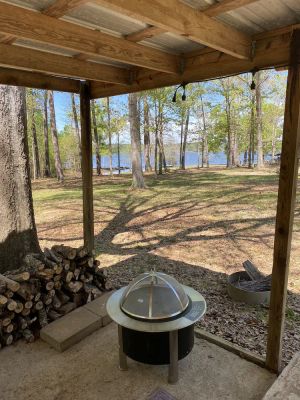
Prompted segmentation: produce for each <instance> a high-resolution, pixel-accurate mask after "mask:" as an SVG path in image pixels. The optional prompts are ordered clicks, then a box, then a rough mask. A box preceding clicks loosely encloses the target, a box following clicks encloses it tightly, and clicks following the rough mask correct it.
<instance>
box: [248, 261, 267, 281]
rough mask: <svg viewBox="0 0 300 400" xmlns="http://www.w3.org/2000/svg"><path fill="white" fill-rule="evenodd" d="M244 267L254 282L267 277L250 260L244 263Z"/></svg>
mask: <svg viewBox="0 0 300 400" xmlns="http://www.w3.org/2000/svg"><path fill="white" fill-rule="evenodd" d="M243 267H244V268H245V271H246V272H247V274H248V275H249V276H250V278H251V279H252V280H253V281H259V280H261V279H263V278H264V277H265V275H264V274H262V273H261V272H260V271H259V269H258V268H257V267H256V266H255V265H254V264H253V263H252V262H251V261H250V260H246V261H244V262H243Z"/></svg>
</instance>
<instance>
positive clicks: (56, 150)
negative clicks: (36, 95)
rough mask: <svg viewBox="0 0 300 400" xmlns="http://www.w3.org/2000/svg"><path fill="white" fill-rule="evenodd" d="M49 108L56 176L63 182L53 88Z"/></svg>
mask: <svg viewBox="0 0 300 400" xmlns="http://www.w3.org/2000/svg"><path fill="white" fill-rule="evenodd" d="M49 110H50V127H51V135H52V143H53V150H54V160H55V170H56V176H57V179H58V180H59V182H63V181H64V172H63V168H62V164H61V159H60V152H59V144H58V135H57V128H56V117H55V108H54V97H53V90H49Z"/></svg>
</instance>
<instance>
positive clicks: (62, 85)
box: [0, 67, 79, 93]
mask: <svg viewBox="0 0 300 400" xmlns="http://www.w3.org/2000/svg"><path fill="white" fill-rule="evenodd" d="M0 84H2V85H12V86H24V87H29V88H34V89H44V90H57V91H60V92H70V93H79V81H76V80H72V79H65V78H57V77H54V76H49V75H44V74H41V73H38V72H28V71H20V70H16V69H10V68H1V67H0Z"/></svg>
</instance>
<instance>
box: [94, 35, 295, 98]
mask: <svg viewBox="0 0 300 400" xmlns="http://www.w3.org/2000/svg"><path fill="white" fill-rule="evenodd" d="M289 41H290V32H288V33H286V34H284V35H279V36H277V37H271V38H266V39H260V40H258V41H257V42H256V55H255V57H254V58H253V60H251V61H250V60H239V59H236V58H234V57H231V56H228V55H227V54H224V53H221V52H219V51H214V50H208V49H204V50H203V52H202V54H199V55H196V56H193V57H190V58H186V61H185V62H186V68H185V71H184V73H183V74H182V75H180V74H176V75H170V74H163V73H159V72H151V71H147V70H139V71H137V73H136V76H135V78H134V79H133V81H132V84H131V85H130V86H129V87H125V86H122V85H112V84H101V83H97V82H95V83H92V86H91V93H92V98H98V97H106V96H114V95H117V94H124V93H130V92H134V91H136V92H138V91H142V90H149V89H154V88H158V87H164V86H171V85H177V84H179V83H182V82H185V83H189V82H197V81H204V80H209V79H215V78H220V77H223V76H227V75H236V74H240V73H244V72H249V71H251V70H252V69H253V68H259V69H264V68H270V67H274V66H284V65H287V64H288V62H289Z"/></svg>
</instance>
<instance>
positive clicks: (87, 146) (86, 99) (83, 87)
mask: <svg viewBox="0 0 300 400" xmlns="http://www.w3.org/2000/svg"><path fill="white" fill-rule="evenodd" d="M90 111H91V109H90V86H89V84H88V83H87V82H81V83H80V123H81V147H82V161H81V169H82V191H83V237H84V245H85V246H86V248H87V249H88V250H89V251H90V252H92V251H93V250H94V207H93V151H92V132H91V112H90Z"/></svg>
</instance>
